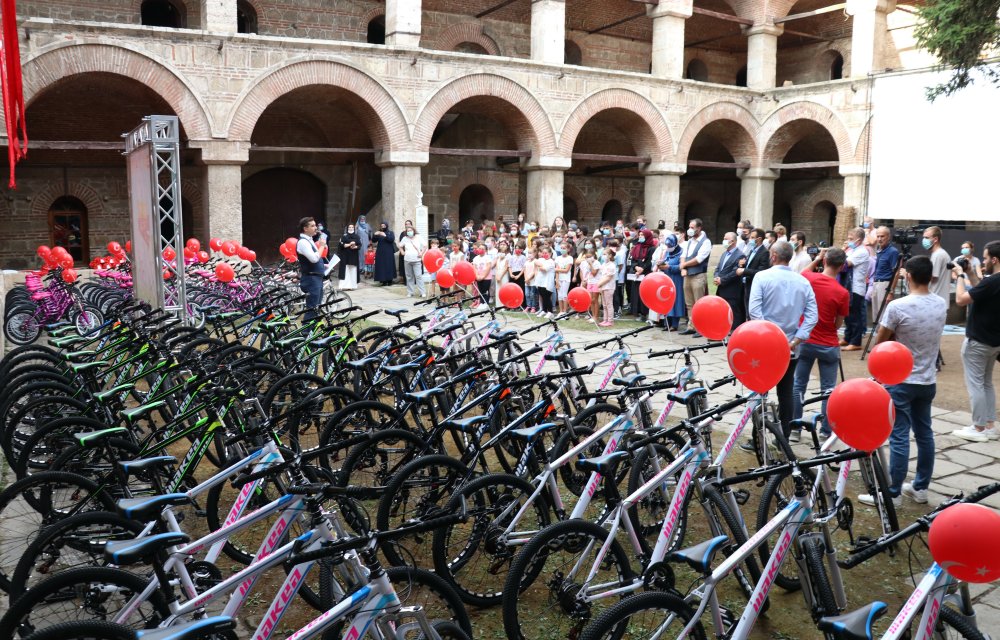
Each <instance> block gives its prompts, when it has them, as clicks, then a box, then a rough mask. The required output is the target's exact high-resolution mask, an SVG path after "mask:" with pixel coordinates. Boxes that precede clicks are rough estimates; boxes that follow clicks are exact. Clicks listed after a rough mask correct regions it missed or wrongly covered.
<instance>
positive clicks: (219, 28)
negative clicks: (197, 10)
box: [201, 0, 237, 33]
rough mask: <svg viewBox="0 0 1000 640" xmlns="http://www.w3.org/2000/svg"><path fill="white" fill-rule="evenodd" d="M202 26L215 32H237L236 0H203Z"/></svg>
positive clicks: (203, 28)
mask: <svg viewBox="0 0 1000 640" xmlns="http://www.w3.org/2000/svg"><path fill="white" fill-rule="evenodd" d="M201 16H202V18H201V28H202V30H204V31H211V32H213V33H236V31H237V29H236V0H201Z"/></svg>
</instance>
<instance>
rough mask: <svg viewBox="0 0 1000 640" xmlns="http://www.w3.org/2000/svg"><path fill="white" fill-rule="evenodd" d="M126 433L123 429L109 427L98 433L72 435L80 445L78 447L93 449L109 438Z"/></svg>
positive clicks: (88, 432)
mask: <svg viewBox="0 0 1000 640" xmlns="http://www.w3.org/2000/svg"><path fill="white" fill-rule="evenodd" d="M127 431H128V429H126V428H125V427H111V428H108V429H101V430H100V431H85V432H83V433H74V434H73V437H74V438H75V439H76V441H77V442H79V443H80V446H83V447H93V446H95V445H99V444H101V443H102V442H104V441H106V440H107V439H108V438H110V437H111V436H114V435H118V434H119V433H125V432H127Z"/></svg>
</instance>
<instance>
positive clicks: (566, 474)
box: [549, 402, 622, 496]
mask: <svg viewBox="0 0 1000 640" xmlns="http://www.w3.org/2000/svg"><path fill="white" fill-rule="evenodd" d="M621 412H622V409H621V407H619V406H617V405H613V404H611V403H609V402H599V403H597V404H594V405H591V406H589V407H587V408H585V409H583V410H582V411H580V412H579V413H577V414H576V415H575V416H573V420H572V423H571V427H570V428H569V429H565V430H564V431H563V432H562V433H561V434H560V435H559V437H557V438H556V443H555V446H554V447H553V448H552V451H551V452H550V454H549V457H550V458H552V459H556V458H558V457H559V456H561V455H562V454H564V453H566V452H567V451H569V450H570V449H571V448H572V446H571V445H570V442H571V440H574V439H575V443H579V442H581V441H583V440H584V439H585V438H586V437H588V436H590V435H592V434H593V433H594V432H595V431H597V429H600V428H601V427H604V426H606V425H607V424H608V423H607V422H602V423H601V424H597V423H596V422H595V424H594V425H593V426H591V425H588V424H585V423H586V422H587V421H589V420H591V419H592V418H596V417H597V416H599V415H600V414H601V413H606V414H608V415H611V416H613V417H618V416H619V415H621ZM612 419H613V418H612ZM609 422H610V421H609ZM595 427H596V428H595ZM585 430H586V431H585ZM598 442H600V443H601V444H600V445H599V446H600V448H601V451H597V452H596V453H595V452H594V451H593V450H591V455H593V456H599V455H601V454H602V453H604V451H603V448H604V444H606V443H607V438H606V437H605V438H604V439H601V440H599V441H598ZM595 444H597V443H595ZM589 476H590V473H589V472H586V471H579V470H578V469H577V468H576V465H575V464H573V463H570V464H566V465H563V466H562V467H560V468H559V478H560V479H561V480H562V482H563V485H565V487H566V488H567V489H569V490H570V492H571V493H573V495H576V496H579V495H580V494H581V493H583V489H584V486H585V485H586V483H587V478H588V477H589Z"/></svg>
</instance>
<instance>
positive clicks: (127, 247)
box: [125, 240, 132, 253]
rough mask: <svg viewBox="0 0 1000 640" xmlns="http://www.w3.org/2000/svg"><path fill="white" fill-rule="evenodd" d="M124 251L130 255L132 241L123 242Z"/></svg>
mask: <svg viewBox="0 0 1000 640" xmlns="http://www.w3.org/2000/svg"><path fill="white" fill-rule="evenodd" d="M125 251H126V252H128V253H132V241H131V240H126V241H125Z"/></svg>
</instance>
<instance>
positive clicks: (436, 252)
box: [424, 249, 517, 286]
mask: <svg viewBox="0 0 1000 640" xmlns="http://www.w3.org/2000/svg"><path fill="white" fill-rule="evenodd" d="M443 266H444V254H443V253H441V250H440V249H430V250H428V251H427V253H425V254H424V269H427V271H428V272H430V273H437V272H438V269H440V268H441V267H443ZM515 286H517V285H515Z"/></svg>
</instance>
